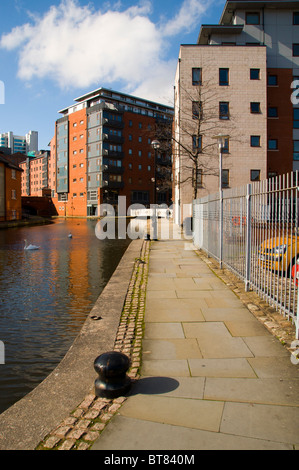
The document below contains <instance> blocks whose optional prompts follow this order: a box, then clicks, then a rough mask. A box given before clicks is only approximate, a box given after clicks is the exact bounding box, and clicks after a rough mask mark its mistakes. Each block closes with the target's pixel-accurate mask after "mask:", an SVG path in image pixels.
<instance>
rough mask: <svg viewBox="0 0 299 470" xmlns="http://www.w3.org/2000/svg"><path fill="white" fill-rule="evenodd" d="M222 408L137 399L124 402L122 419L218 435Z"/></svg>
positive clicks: (205, 403) (210, 403)
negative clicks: (199, 430) (182, 427)
mask: <svg viewBox="0 0 299 470" xmlns="http://www.w3.org/2000/svg"><path fill="white" fill-rule="evenodd" d="M223 406H224V403H223V402H220V401H209V400H194V399H189V398H176V397H161V396H152V395H146V396H144V395H136V396H132V397H130V400H127V401H126V402H125V404H124V405H123V406H122V408H121V410H120V415H121V416H126V417H129V418H137V419H142V420H146V421H154V422H156V423H166V424H172V425H174V426H184V427H189V428H192V429H202V430H206V431H214V432H218V431H219V427H220V422H221V417H222V412H223Z"/></svg>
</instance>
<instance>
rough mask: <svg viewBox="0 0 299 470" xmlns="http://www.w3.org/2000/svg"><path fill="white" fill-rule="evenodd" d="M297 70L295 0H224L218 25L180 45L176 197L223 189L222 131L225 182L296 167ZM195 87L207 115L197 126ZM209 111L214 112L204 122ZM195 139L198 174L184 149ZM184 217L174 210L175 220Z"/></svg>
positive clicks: (298, 12) (298, 4) (186, 200)
mask: <svg viewBox="0 0 299 470" xmlns="http://www.w3.org/2000/svg"><path fill="white" fill-rule="evenodd" d="M298 77H299V1H298V0H296V1H278V0H277V1H276V0H272V1H270V0H269V1H268V0H264V1H256V0H251V1H243V0H235V1H227V2H226V4H225V6H224V10H223V13H222V16H221V19H220V21H219V24H218V25H202V27H201V30H200V33H199V36H198V40H197V44H194V45H182V46H181V48H180V55H179V61H178V67H177V73H176V77H175V126H174V133H175V134H174V135H175V136H176V137H175V142H176V143H175V147H174V199H175V202H176V203H178V204H179V203H180V205H181V206H182V205H183V204H190V203H191V202H192V198H193V195H194V185H196V189H197V191H196V193H197V196H198V197H201V196H204V195H206V194H209V193H213V192H216V191H217V190H218V189H219V157H218V154H219V152H218V148H217V143H216V141H215V140H214V146H213V143H212V142H213V140H212V137H213V136H215V135H217V134H219V133H222V134H225V135H227V139H226V142H225V148H224V149H223V166H222V188H223V190H225V188H229V187H234V186H240V185H243V184H247V183H250V182H251V181H256V180H261V179H265V178H267V177H272V176H276V175H281V174H284V173H287V172H290V171H292V170H297V169H299V134H298V133H299V124H298V123H299V104H297V103H296V102H294V100H291V95H292V93H293V95H294V89H292V88H294V87H295V86H296V85H297V84H294V83H293V82H294V80H297V79H298ZM292 84H293V85H292ZM298 85H299V83H298ZM199 89H200V92H199V91H198V90H199ZM196 93H197V95H198V93H200V96H201V100H200V101H201V103H200V107H201V106H202V109H201V111H200V113H201V114H200V117H201V115H203V116H204V117H203V119H202V122H200V126H198V123H196V122H194V121H196V119H194V116H192V109H191V120H190V101H191V107H192V99H190V96H194V95H195V94H196ZM205 98H206V101H207V102H206V103H205ZM194 101H196V100H195V98H194ZM292 101H293V102H292ZM298 101H299V100H298ZM188 107H189V110H188ZM193 107H194V104H193ZM207 108H208V109H207ZM209 114H210V115H211V116H212V118H213V120H212V118H211V119H210V121H209V122H208V123H207V121H208V115H209ZM188 116H189V117H188ZM188 120H189V121H190V122H192V121H193V134H192V132H191V133H190V132H189V135H188V133H187V132H186V130H185V129H186V122H187V121H188ZM199 131H200V135H197V140H199V142H197V143H196V142H195V140H194V139H195V137H194V135H195V134H196V132H197V133H199ZM190 141H191V143H190ZM194 142H195V143H196V145H199V143H200V145H201V146H202V155H201V156H200V158H199V162H200V163H199V166H198V171H197V173H198V174H197V175H196V177H194V172H193V176H192V175H191V176H190V171H192V170H190V165H188V163H186V161H188V158H187V156H186V154H185V153H186V152H184V150H183V148H184V146H185V147H186V145H189V146H192V145H193V146H194ZM205 149H209V153H208V156H209V158H210V160H209V162H208V163H207V162H206V161H205ZM186 159H187V160H186ZM213 170H214V171H213ZM186 172H187V176H186ZM188 172H189V175H188ZM188 176H189V177H188ZM190 181H191V184H190ZM182 217H183V216H182V212H180V211H177V213H176V220H177V222H182Z"/></svg>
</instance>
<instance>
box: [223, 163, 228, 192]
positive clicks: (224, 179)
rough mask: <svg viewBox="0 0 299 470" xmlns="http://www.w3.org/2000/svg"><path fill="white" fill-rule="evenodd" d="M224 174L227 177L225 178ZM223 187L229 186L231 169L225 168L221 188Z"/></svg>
mask: <svg viewBox="0 0 299 470" xmlns="http://www.w3.org/2000/svg"><path fill="white" fill-rule="evenodd" d="M224 175H226V176H227V177H226V178H225V177H224ZM223 188H229V170H228V169H226V168H223V170H222V175H221V189H223Z"/></svg>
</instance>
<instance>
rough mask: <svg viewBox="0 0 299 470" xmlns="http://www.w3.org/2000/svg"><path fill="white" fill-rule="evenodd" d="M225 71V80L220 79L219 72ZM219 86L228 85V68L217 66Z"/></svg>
mask: <svg viewBox="0 0 299 470" xmlns="http://www.w3.org/2000/svg"><path fill="white" fill-rule="evenodd" d="M222 72H226V75H227V77H226V80H222V79H221V73H222ZM219 86H229V68H228V67H226V68H224V67H220V68H219Z"/></svg>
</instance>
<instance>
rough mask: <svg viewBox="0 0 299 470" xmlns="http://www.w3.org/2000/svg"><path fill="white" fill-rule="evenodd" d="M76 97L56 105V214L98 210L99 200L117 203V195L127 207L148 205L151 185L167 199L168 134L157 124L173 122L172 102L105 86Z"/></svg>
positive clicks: (162, 200)
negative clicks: (69, 103)
mask: <svg viewBox="0 0 299 470" xmlns="http://www.w3.org/2000/svg"><path fill="white" fill-rule="evenodd" d="M75 101H76V104H74V105H72V106H70V107H67V108H65V109H63V110H61V111H60V113H61V114H62V117H61V118H60V119H58V120H57V121H56V125H55V136H54V138H53V139H52V141H51V161H52V162H53V161H54V159H55V170H53V169H51V171H49V177H52V183H51V186H50V187H51V189H52V197H53V202H54V204H55V206H56V210H57V213H58V215H60V216H65V217H72V216H83V217H86V216H96V215H98V213H99V205H100V204H103V203H107V204H111V205H113V206H114V207H115V208H116V207H117V202H118V197H119V196H125V197H126V208H128V207H129V206H130V205H131V204H135V203H139V204H143V205H145V206H149V205H150V204H153V203H154V201H155V189H156V200H157V202H158V203H167V204H169V203H171V145H170V143H171V140H170V137H169V135H167V134H166V132H165V133H163V131H162V132H161V129H163V128H164V129H165V128H167V127H169V126H171V123H172V117H173V108H171V107H167V106H165V105H162V104H159V103H154V102H151V101H147V100H144V99H141V98H137V97H134V96H131V95H126V94H123V93H119V92H116V91H112V90H108V89H105V88H99V89H97V90H95V91H93V92H90V93H87V94H86V95H83V96H81V97H79V98H77V99H76V100H75ZM158 133H159V137H160V140H161V146H160V149H159V151H157V153H155V150H154V149H153V147H152V141H153V140H154V139H155V138H157V135H158ZM52 165H53V163H52ZM52 170H53V171H52ZM54 173H55V174H54ZM54 178H55V186H54V185H53V182H54V181H53V180H54ZM126 210H127V209H126Z"/></svg>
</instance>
